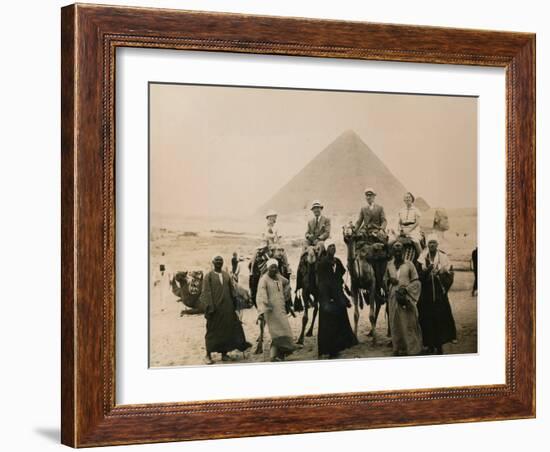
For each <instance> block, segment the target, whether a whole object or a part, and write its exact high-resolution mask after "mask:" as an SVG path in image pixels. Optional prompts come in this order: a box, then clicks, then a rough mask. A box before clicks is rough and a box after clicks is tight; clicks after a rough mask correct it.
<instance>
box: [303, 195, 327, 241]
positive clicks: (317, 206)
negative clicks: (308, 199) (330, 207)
mask: <svg viewBox="0 0 550 452" xmlns="http://www.w3.org/2000/svg"><path fill="white" fill-rule="evenodd" d="M322 210H323V205H322V204H321V201H313V203H312V204H311V211H312V212H313V218H312V219H311V220H309V221H308V223H307V231H306V240H307V244H308V245H311V246H315V245H317V242H324V241H325V240H326V239H328V238H329V237H330V219H329V218H327V217H325V216H323V215H321V212H322Z"/></svg>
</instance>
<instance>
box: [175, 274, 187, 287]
mask: <svg viewBox="0 0 550 452" xmlns="http://www.w3.org/2000/svg"><path fill="white" fill-rule="evenodd" d="M174 280H175V281H176V282H177V283H178V284H179V285H180V286H181V287H183V286H185V285H187V272H177V273H176V275H175V276H174Z"/></svg>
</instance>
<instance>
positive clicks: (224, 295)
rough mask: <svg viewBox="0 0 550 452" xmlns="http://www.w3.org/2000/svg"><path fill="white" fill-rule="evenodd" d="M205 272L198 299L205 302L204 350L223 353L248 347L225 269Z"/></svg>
mask: <svg viewBox="0 0 550 452" xmlns="http://www.w3.org/2000/svg"><path fill="white" fill-rule="evenodd" d="M221 274H222V277H223V284H222V283H221V282H220V278H219V273H216V272H215V271H211V272H208V273H207V274H206V276H205V277H204V280H203V285H202V294H201V300H202V302H203V303H204V306H205V314H204V316H205V317H206V336H205V340H206V351H207V352H208V353H211V352H219V353H227V352H230V351H231V350H240V351H244V350H246V349H247V348H249V347H250V344H249V343H248V342H246V339H245V336H244V331H243V327H242V325H241V322H240V320H239V318H238V317H237V314H236V312H235V306H236V293H235V289H234V286H233V285H232V283H231V278H230V276H229V274H228V273H227V272H224V271H222V272H221Z"/></svg>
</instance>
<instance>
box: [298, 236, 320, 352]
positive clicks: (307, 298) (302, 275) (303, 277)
mask: <svg viewBox="0 0 550 452" xmlns="http://www.w3.org/2000/svg"><path fill="white" fill-rule="evenodd" d="M320 252H321V251H320V250H318V249H316V248H315V247H313V246H308V247H307V248H306V251H305V253H304V254H302V257H301V258H300V263H299V264H298V271H297V273H296V296H297V297H299V299H301V301H302V305H301V306H300V307H302V306H303V310H304V315H303V317H302V331H301V333H300V337H299V338H298V340H297V341H296V343H297V344H302V345H303V343H304V332H305V330H306V326H307V323H308V321H309V315H308V311H309V308H310V307H313V318H312V320H311V325H310V327H309V329H308V330H307V333H305V335H306V336H307V337H311V336H313V327H314V325H315V319H316V318H317V313H318V312H319V304H318V302H317V295H318V293H317V277H316V273H315V266H316V263H317V257H318V253H320Z"/></svg>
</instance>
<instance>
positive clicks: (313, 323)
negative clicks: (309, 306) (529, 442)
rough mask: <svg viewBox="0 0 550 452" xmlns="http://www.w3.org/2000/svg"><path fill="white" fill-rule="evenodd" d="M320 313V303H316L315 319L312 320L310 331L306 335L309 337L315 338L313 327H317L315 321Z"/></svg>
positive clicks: (314, 309)
mask: <svg viewBox="0 0 550 452" xmlns="http://www.w3.org/2000/svg"><path fill="white" fill-rule="evenodd" d="M318 312H319V303H316V304H315V306H314V308H313V318H312V319H311V326H310V327H309V330H307V333H306V336H307V337H311V336H313V327H314V326H315V319H316V318H317V313H318Z"/></svg>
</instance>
